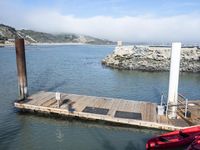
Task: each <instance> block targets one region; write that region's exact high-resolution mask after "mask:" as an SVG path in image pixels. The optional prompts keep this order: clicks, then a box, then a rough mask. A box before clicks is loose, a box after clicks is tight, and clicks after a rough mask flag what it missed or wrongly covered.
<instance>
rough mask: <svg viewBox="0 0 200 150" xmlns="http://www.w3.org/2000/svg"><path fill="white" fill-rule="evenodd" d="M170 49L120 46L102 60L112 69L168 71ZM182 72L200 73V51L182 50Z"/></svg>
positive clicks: (195, 48) (194, 48)
mask: <svg viewBox="0 0 200 150" xmlns="http://www.w3.org/2000/svg"><path fill="white" fill-rule="evenodd" d="M170 53H171V48H169V47H148V46H120V47H116V48H115V49H114V51H113V53H111V54H109V55H108V56H107V57H106V58H105V59H103V60H102V64H104V65H105V66H108V67H111V68H117V69H126V70H145V71H168V70H169V69H170ZM180 71H183V72H200V49H199V48H198V47H193V48H182V49H181V62H180Z"/></svg>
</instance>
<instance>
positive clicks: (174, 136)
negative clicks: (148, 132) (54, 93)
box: [146, 126, 200, 150]
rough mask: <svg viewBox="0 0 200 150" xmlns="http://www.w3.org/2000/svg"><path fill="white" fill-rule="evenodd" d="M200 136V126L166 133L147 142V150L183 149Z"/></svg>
mask: <svg viewBox="0 0 200 150" xmlns="http://www.w3.org/2000/svg"><path fill="white" fill-rule="evenodd" d="M197 135H200V126H194V127H189V128H184V129H181V130H176V131H173V132H169V133H165V134H162V135H160V136H157V137H154V138H152V139H150V140H148V141H147V143H146V149H147V150H159V149H170V148H177V147H183V146H185V145H189V144H191V143H192V142H193V141H194V139H195V136H197Z"/></svg>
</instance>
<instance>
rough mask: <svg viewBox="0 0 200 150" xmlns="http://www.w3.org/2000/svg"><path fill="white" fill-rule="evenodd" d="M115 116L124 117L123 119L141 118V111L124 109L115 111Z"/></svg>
mask: <svg viewBox="0 0 200 150" xmlns="http://www.w3.org/2000/svg"><path fill="white" fill-rule="evenodd" d="M115 117H116V118H125V119H137V120H142V115H141V113H135V112H126V111H116V112H115Z"/></svg>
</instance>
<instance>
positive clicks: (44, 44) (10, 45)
mask: <svg viewBox="0 0 200 150" xmlns="http://www.w3.org/2000/svg"><path fill="white" fill-rule="evenodd" d="M25 45H26V46H62V45H97V46H115V45H109V44H88V43H29V44H27V43H25ZM14 46H15V44H14V43H10V44H1V43H0V48H1V47H14Z"/></svg>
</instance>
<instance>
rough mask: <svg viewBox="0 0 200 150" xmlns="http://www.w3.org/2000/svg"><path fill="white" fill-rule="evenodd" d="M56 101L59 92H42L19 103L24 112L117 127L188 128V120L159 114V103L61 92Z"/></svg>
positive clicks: (16, 103) (18, 106) (19, 107)
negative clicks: (58, 99) (105, 123)
mask: <svg viewBox="0 0 200 150" xmlns="http://www.w3.org/2000/svg"><path fill="white" fill-rule="evenodd" d="M59 103H60V104H58V101H57V100H56V99H55V92H44V91H41V92H38V93H36V94H33V95H31V96H29V97H28V98H27V99H26V100H24V101H16V102H15V103H14V105H15V107H16V108H18V109H21V110H27V111H33V112H40V113H49V114H58V115H64V116H71V117H79V118H82V119H89V120H102V121H107V122H112V123H117V124H124V125H133V126H140V127H145V128H155V129H162V130H177V129H181V128H184V127H188V126H189V124H188V122H187V121H186V120H185V119H182V118H181V117H179V118H178V119H168V118H167V117H166V116H165V115H161V116H160V115H158V114H157V111H156V108H157V104H156V103H150V102H144V101H133V100H125V99H116V98H106V97H95V96H85V95H76V94H66V93H61V101H60V102H59Z"/></svg>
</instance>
